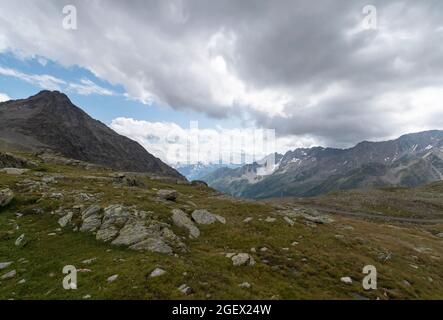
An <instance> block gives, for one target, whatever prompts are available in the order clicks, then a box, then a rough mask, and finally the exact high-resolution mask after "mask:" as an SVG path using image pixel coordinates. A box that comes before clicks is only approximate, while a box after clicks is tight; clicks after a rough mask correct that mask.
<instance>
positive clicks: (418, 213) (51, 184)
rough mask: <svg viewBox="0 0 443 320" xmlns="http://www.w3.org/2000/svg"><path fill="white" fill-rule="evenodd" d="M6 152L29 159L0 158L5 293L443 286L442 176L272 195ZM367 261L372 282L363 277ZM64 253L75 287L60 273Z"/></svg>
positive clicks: (262, 293) (435, 294)
mask: <svg viewBox="0 0 443 320" xmlns="http://www.w3.org/2000/svg"><path fill="white" fill-rule="evenodd" d="M7 159H8V162H7V163H5V165H12V164H14V163H15V164H17V165H20V166H21V167H20V168H0V169H1V170H0V299H143V300H146V299H233V300H238V299H328V298H329V299H383V300H385V299H441V298H442V297H443V275H442V272H441V261H442V259H443V249H442V248H443V247H442V241H443V203H442V200H441V199H442V198H443V197H442V195H443V184H442V182H439V183H435V184H433V185H430V186H426V187H423V188H419V189H411V190H401V189H396V190H378V191H377V193H374V195H371V196H369V197H367V196H366V195H365V193H362V194H361V195H359V196H353V194H348V193H347V192H343V193H342V194H340V193H337V194H336V195H334V199H333V200H331V198H330V197H329V198H321V197H320V198H315V199H304V200H303V201H302V202H300V201H294V200H293V199H292V200H291V199H287V200H286V201H276V202H269V203H264V202H256V201H248V200H239V199H234V198H230V197H227V196H225V195H222V194H220V193H218V192H216V191H215V190H213V189H210V188H207V187H206V186H204V185H201V184H198V185H195V184H194V185H193V184H190V183H177V182H176V183H171V182H170V181H169V180H168V181H169V182H168V181H165V180H164V179H163V180H161V179H160V180H159V179H153V178H152V177H151V176H149V175H146V174H140V173H132V174H128V173H119V172H113V171H111V170H109V169H106V168H101V167H96V166H88V165H81V166H79V165H78V163H77V162H75V161H73V162H71V163H69V164H67V162H63V163H61V164H54V163H53V162H49V163H48V162H47V159H46V158H41V157H38V156H36V155H33V154H26V153H22V154H20V156H19V157H17V155H14V154H9V155H8V156H7ZM349 198H351V199H353V201H352V202H351V201H349ZM379 199H384V200H383V201H382V200H379ZM279 200H280V199H279ZM331 201H333V203H334V210H329V209H328V207H327V204H329V203H331ZM374 201H375V203H378V204H379V206H378V207H376V208H374V207H371V205H372V204H373V202H374ZM325 204H326V208H324V206H325ZM343 204H344V205H343ZM397 204H398V205H397ZM321 206H323V208H321V210H320V208H319V209H317V207H321ZM392 206H397V207H398V208H399V209H401V212H392ZM370 207H371V212H369V213H370V215H369V216H361V215H358V212H359V211H361V210H367V209H369V208H370ZM340 208H341V210H343V211H352V212H353V211H354V210H357V211H358V212H353V213H355V214H356V215H355V216H353V215H346V214H342V213H336V212H338V210H339V209H340ZM428 209H432V210H431V211H429V210H428ZM352 212H351V213H352ZM428 213H429V214H428ZM380 217H384V218H386V220H382V219H380ZM390 217H395V218H397V220H393V221H389V218H390ZM410 218H415V219H416V220H414V223H411V222H410V220H408V219H410ZM430 218H431V219H433V220H432V222H430V221H429V219H430ZM398 219H400V220H398ZM417 219H418V220H417ZM406 222H407V223H406ZM366 265H372V266H375V267H376V269H377V274H378V277H377V288H376V289H373V290H365V289H364V288H363V286H362V281H363V278H364V277H365V274H364V273H362V269H363V267H364V266H366ZM65 266H74V267H75V268H76V270H77V289H76V290H66V289H64V287H63V285H62V283H63V279H64V278H65V276H66V274H64V273H63V268H64V267H65Z"/></svg>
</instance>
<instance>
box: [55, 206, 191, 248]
mask: <svg viewBox="0 0 443 320" xmlns="http://www.w3.org/2000/svg"><path fill="white" fill-rule="evenodd" d="M60 212H63V211H62V210H60ZM59 224H60V225H61V226H62V227H65V226H67V225H69V224H71V225H74V227H75V228H74V229H79V230H80V231H81V232H95V236H96V239H97V240H99V241H103V242H110V243H111V244H113V245H116V246H124V247H128V248H129V249H132V250H137V251H150V252H158V253H166V254H172V253H173V252H174V251H179V252H183V251H186V245H185V244H184V243H183V242H182V241H181V240H180V238H179V237H178V236H177V235H176V234H174V232H173V231H172V230H171V229H170V225H169V224H167V223H164V222H160V221H158V220H155V219H154V218H153V214H152V213H151V212H145V211H140V210H137V209H135V208H134V207H130V208H129V207H124V206H122V205H111V206H108V207H106V208H104V209H102V208H101V207H100V206H99V205H92V206H89V207H87V208H86V209H85V210H84V211H82V212H81V213H75V211H74V210H73V211H70V212H68V213H66V214H64V215H63V217H62V218H60V219H59Z"/></svg>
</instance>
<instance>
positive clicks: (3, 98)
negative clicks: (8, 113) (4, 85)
mask: <svg viewBox="0 0 443 320" xmlns="http://www.w3.org/2000/svg"><path fill="white" fill-rule="evenodd" d="M9 100H11V98H10V97H9V96H8V95H7V94H5V93H0V102H5V101H9Z"/></svg>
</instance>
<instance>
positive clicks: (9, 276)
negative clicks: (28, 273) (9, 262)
mask: <svg viewBox="0 0 443 320" xmlns="http://www.w3.org/2000/svg"><path fill="white" fill-rule="evenodd" d="M16 275H17V271H16V270H12V271H9V272H7V273H5V274H4V275H2V276H1V277H0V280H8V279H12V278H14V277H15V276H16Z"/></svg>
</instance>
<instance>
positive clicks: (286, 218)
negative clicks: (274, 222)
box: [283, 217, 295, 226]
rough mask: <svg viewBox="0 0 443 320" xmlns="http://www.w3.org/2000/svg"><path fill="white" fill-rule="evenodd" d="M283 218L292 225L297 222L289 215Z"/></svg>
mask: <svg viewBox="0 0 443 320" xmlns="http://www.w3.org/2000/svg"><path fill="white" fill-rule="evenodd" d="M283 220H285V221H286V222H287V223H288V224H289V225H290V226H293V225H294V224H295V222H294V221H293V220H292V219H291V218H289V217H283Z"/></svg>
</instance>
